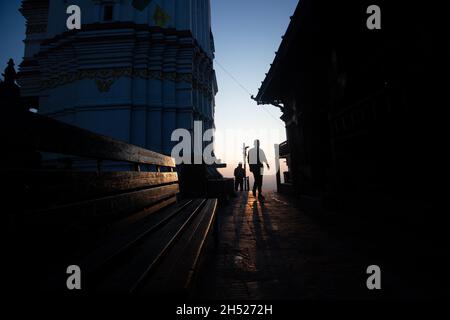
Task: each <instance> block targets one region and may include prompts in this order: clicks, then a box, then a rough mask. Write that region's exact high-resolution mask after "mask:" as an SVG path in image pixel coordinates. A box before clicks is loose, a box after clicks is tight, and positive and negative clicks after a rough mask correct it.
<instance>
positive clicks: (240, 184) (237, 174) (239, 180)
mask: <svg viewBox="0 0 450 320" xmlns="http://www.w3.org/2000/svg"><path fill="white" fill-rule="evenodd" d="M244 176H245V170H244V168H243V167H242V162H239V165H238V166H237V168H236V169H234V190H235V191H238V188H239V189H240V191H242V190H244Z"/></svg>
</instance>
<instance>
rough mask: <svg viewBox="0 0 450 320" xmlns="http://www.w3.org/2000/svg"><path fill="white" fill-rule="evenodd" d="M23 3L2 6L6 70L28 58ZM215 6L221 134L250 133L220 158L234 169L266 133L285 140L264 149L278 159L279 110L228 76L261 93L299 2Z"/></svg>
mask: <svg viewBox="0 0 450 320" xmlns="http://www.w3.org/2000/svg"><path fill="white" fill-rule="evenodd" d="M20 2H21V1H20V0H8V1H1V2H0V32H1V41H2V46H1V51H0V69H1V70H3V69H4V67H5V66H6V62H7V60H8V59H9V58H10V57H12V58H14V60H15V61H16V64H19V63H20V61H21V59H22V56H23V42H22V41H23V39H24V37H25V22H24V19H23V17H22V16H21V14H20V13H19V12H18V8H19V6H20ZM211 3H212V29H213V34H214V38H215V45H216V62H217V63H216V67H215V69H216V73H217V81H218V85H219V93H218V95H217V97H216V127H217V130H218V131H221V132H226V131H230V130H234V131H235V132H236V131H238V132H241V131H242V132H244V133H237V134H238V135H242V139H241V140H243V141H242V142H239V145H237V146H234V144H233V145H231V146H226V145H225V144H224V143H221V142H220V141H218V143H217V146H216V150H217V155H218V157H219V158H222V159H223V160H224V161H226V162H228V163H229V169H231V168H232V167H233V166H234V165H235V163H236V162H238V161H239V160H240V158H239V156H236V154H239V153H238V152H235V150H239V148H240V147H241V145H242V143H243V142H245V143H246V144H247V145H252V141H253V139H254V138H257V137H258V136H260V135H261V134H260V130H261V129H262V130H265V131H267V132H268V131H271V132H274V131H276V132H278V134H277V135H278V136H279V138H276V136H277V135H275V138H273V139H266V140H280V141H262V146H264V145H265V146H266V149H268V150H266V153H268V158H271V156H272V152H271V151H272V149H273V143H275V142H281V140H284V138H285V136H284V135H285V132H284V125H283V123H282V121H281V120H280V119H279V116H280V112H279V111H278V110H277V108H275V107H272V106H265V107H263V106H257V105H256V103H255V102H254V101H252V100H251V99H250V97H249V95H248V93H247V92H246V91H245V90H244V89H242V88H241V86H239V85H238V84H237V83H236V82H235V81H234V80H233V79H232V78H231V77H230V76H229V75H228V74H227V72H228V73H230V74H232V75H233V76H234V78H236V79H237V80H238V82H239V83H240V84H241V85H242V86H244V87H245V88H246V90H248V91H249V92H250V93H252V94H255V95H256V93H257V90H258V88H259V86H260V84H261V81H262V80H263V79H264V77H265V73H266V72H267V71H268V70H269V66H270V63H271V62H272V61H273V58H274V57H275V51H276V50H277V49H278V46H279V45H280V42H281V36H282V35H283V34H284V33H285V31H286V29H287V26H288V24H289V17H290V16H291V15H292V14H293V13H294V10H295V7H296V5H297V3H298V0H211ZM219 64H220V66H223V67H224V68H225V70H227V72H225V71H224V70H223V69H222V68H221V67H220V66H219ZM235 134H236V133H235ZM271 136H274V134H272V135H271ZM244 140H245V141H244ZM230 148H233V150H231V149H230ZM231 151H233V152H231ZM227 173H228V170H227ZM272 173H273V172H272Z"/></svg>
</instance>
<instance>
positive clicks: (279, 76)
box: [255, 0, 450, 210]
mask: <svg viewBox="0 0 450 320" xmlns="http://www.w3.org/2000/svg"><path fill="white" fill-rule="evenodd" d="M372 4H376V5H378V6H379V7H380V9H381V29H379V30H369V28H368V27H367V25H366V21H367V19H368V18H369V16H370V14H368V13H367V12H366V11H367V8H368V7H369V5H372ZM442 12H443V11H442V10H439V9H438V8H437V7H433V6H424V5H422V6H417V7H416V6H414V5H413V4H411V3H409V4H408V3H405V2H404V1H395V3H393V1H391V2H390V3H388V2H383V1H376V3H372V2H368V1H358V3H356V2H353V1H352V2H349V3H347V2H346V3H343V2H342V1H312V0H302V1H300V2H299V5H298V7H297V9H296V11H295V13H294V15H293V16H292V17H291V23H290V25H289V27H288V30H287V32H286V34H285V35H284V36H283V40H282V43H281V45H280V47H279V50H278V51H277V53H276V57H275V60H274V61H273V64H272V65H271V67H270V70H269V72H268V74H267V76H266V78H265V80H264V81H263V83H262V86H261V88H260V90H259V93H258V95H257V97H256V98H255V99H256V100H257V102H258V103H259V104H272V105H275V106H277V107H279V108H280V109H281V110H282V112H283V115H282V117H281V119H282V120H283V121H284V122H285V124H286V132H287V142H285V143H283V144H281V148H280V157H281V158H286V159H288V161H287V162H288V166H289V172H288V173H285V180H288V181H287V182H289V183H287V184H279V191H287V190H290V191H292V192H293V193H294V194H295V195H296V196H297V197H298V198H300V199H302V200H303V203H304V204H306V203H307V202H309V203H314V204H315V205H316V207H317V205H319V207H322V208H323V207H325V208H333V209H346V210H347V209H351V208H353V209H355V208H361V206H360V205H363V207H364V205H365V204H369V203H370V204H371V205H376V206H378V205H380V206H384V205H386V204H392V201H395V202H396V203H397V202H398V203H403V202H404V201H405V200H406V201H408V202H409V204H412V199H414V204H413V206H414V207H415V208H417V206H419V207H420V208H428V207H430V206H433V205H435V199H436V198H437V193H438V184H437V181H438V180H439V177H440V176H441V174H442V169H443V168H444V161H443V157H442V154H443V151H444V146H445V144H444V134H443V128H444V127H445V125H444V124H443V120H444V119H443V114H444V110H443V108H445V107H444V105H445V104H448V103H446V102H445V101H446V99H445V96H444V94H445V92H446V88H447V87H448V71H447V70H448V59H449V57H450V56H449V50H448V41H446V40H444V39H447V38H448V35H444V30H445V28H444V26H443V22H444V21H445V19H443V18H441V17H439V15H440V14H441V13H442ZM306 200H312V201H306ZM366 207H367V206H366ZM372 207H374V206H372Z"/></svg>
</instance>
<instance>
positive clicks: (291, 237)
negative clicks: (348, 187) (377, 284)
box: [198, 193, 373, 299]
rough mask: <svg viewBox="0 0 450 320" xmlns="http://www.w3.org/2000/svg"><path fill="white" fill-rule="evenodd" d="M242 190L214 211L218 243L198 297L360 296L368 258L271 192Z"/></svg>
mask: <svg viewBox="0 0 450 320" xmlns="http://www.w3.org/2000/svg"><path fill="white" fill-rule="evenodd" d="M266 198H267V199H266V201H265V202H264V203H261V202H259V201H257V200H256V199H255V198H254V197H253V196H252V195H251V193H250V194H247V193H241V194H239V195H238V197H237V198H235V199H233V200H232V203H231V204H230V205H228V206H226V207H224V208H222V209H221V211H219V222H220V237H221V239H220V244H219V248H218V250H216V252H215V253H212V254H211V256H210V257H209V258H208V259H207V260H206V261H205V265H204V272H202V274H201V276H200V279H199V296H198V297H199V298H202V299H316V298H320V299H327V298H330V299H335V298H364V297H366V296H367V295H368V294H372V295H373V292H370V293H368V290H367V288H366V279H367V275H366V268H367V266H369V265H370V263H369V261H365V260H366V259H364V258H361V256H360V255H359V254H357V255H356V256H358V258H355V252H354V250H353V248H352V246H351V244H349V243H348V242H345V241H343V240H338V239H335V238H333V237H332V235H331V234H333V233H332V232H331V233H329V232H325V231H324V230H323V228H322V227H320V226H319V225H318V224H317V223H315V222H314V221H313V220H312V219H311V218H310V217H308V216H307V215H306V214H304V213H302V212H301V211H299V210H297V209H296V208H295V207H293V206H292V205H291V204H290V203H289V200H288V199H286V198H284V197H283V196H281V195H278V194H276V193H271V194H267V195H266Z"/></svg>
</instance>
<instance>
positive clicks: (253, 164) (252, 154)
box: [247, 140, 270, 200]
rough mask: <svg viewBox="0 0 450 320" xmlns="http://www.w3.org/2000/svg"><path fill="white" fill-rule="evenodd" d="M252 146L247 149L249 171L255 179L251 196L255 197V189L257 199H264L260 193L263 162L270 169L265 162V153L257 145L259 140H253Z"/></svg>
mask: <svg viewBox="0 0 450 320" xmlns="http://www.w3.org/2000/svg"><path fill="white" fill-rule="evenodd" d="M254 146H255V147H254V148H252V149H250V150H249V151H248V157H247V161H248V164H249V167H250V172H252V173H253V177H254V179H255V182H254V183H253V196H254V197H256V191H257V190H258V199H260V200H264V196H263V195H262V184H263V170H264V163H265V164H266V166H267V169H270V166H269V163H268V162H267V158H266V154H265V153H264V151H263V150H261V149H260V147H259V146H260V142H259V140H255V142H254Z"/></svg>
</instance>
